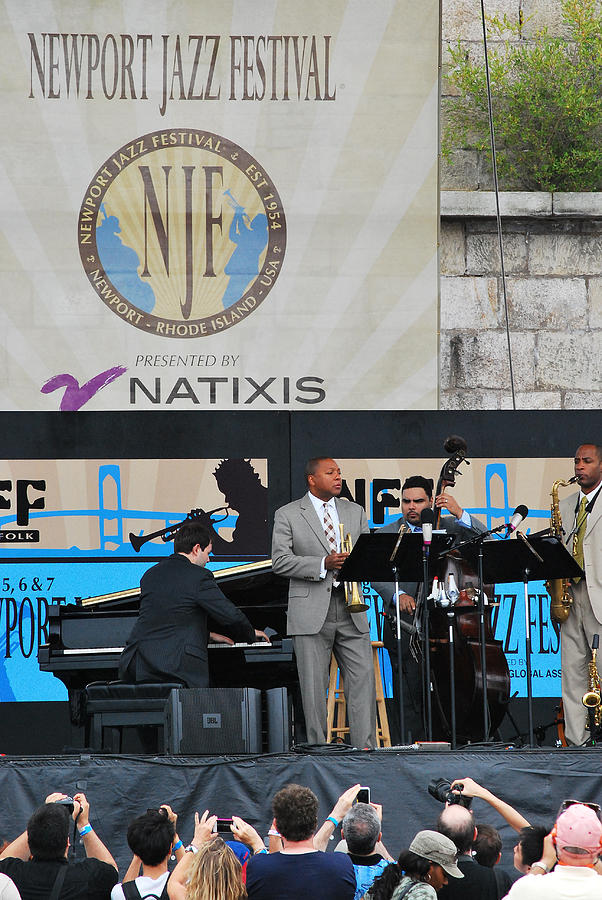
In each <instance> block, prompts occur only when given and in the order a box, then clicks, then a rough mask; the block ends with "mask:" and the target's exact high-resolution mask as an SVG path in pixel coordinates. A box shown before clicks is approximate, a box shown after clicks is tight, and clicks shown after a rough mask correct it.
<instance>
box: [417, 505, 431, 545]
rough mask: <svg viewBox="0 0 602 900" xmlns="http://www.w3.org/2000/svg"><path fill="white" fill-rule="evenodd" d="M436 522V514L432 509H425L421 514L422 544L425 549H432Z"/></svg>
mask: <svg viewBox="0 0 602 900" xmlns="http://www.w3.org/2000/svg"><path fill="white" fill-rule="evenodd" d="M434 522H435V514H434V512H433V510H432V509H430V508H429V509H423V510H422V512H421V513H420V524H421V525H422V543H423V544H424V546H425V547H430V545H431V541H432V540H433V525H434Z"/></svg>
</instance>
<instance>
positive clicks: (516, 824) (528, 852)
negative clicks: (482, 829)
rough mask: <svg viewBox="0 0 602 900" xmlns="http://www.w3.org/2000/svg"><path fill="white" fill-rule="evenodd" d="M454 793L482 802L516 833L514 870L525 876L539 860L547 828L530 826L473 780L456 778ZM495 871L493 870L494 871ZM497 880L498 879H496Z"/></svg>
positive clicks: (519, 814) (514, 811)
mask: <svg viewBox="0 0 602 900" xmlns="http://www.w3.org/2000/svg"><path fill="white" fill-rule="evenodd" d="M450 790H451V791H452V792H454V793H456V792H458V791H461V793H462V796H463V797H467V798H471V799H472V798H473V797H477V798H479V799H480V800H484V801H485V802H486V803H488V804H489V806H491V807H492V809H494V810H495V811H496V812H497V813H499V814H500V816H501V817H502V818H503V819H505V820H506V822H507V823H508V825H510V827H511V828H513V829H514V830H515V831H517V832H518V840H517V842H516V845H515V847H514V868H515V869H516V870H517V871H518V872H520V873H521V874H522V875H527V874H528V873H529V872H530V870H531V866H532V865H533V863H534V862H535V861H536V860H538V859H540V858H541V855H542V853H543V840H544V837H545V836H546V834H547V833H548V830H549V828H546V827H545V826H544V825H530V824H529V822H528V820H527V819H525V817H524V816H523V815H522V814H521V813H519V812H518V810H516V809H515V808H514V807H513V806H510V804H509V803H506V801H505V800H501V799H500V798H499V797H496V795H495V794H494V793H492V792H491V791H490V790H488V788H486V787H483V786H482V785H480V784H478V783H477V782H476V781H475V780H474V779H473V778H468V777H466V778H456V780H455V781H452V783H451V785H450ZM494 871H495V870H494ZM498 880H499V878H498Z"/></svg>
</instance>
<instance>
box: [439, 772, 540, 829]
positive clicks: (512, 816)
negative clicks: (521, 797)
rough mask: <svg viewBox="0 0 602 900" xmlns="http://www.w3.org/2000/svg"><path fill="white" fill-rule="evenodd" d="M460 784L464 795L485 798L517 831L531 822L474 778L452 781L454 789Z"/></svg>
mask: <svg viewBox="0 0 602 900" xmlns="http://www.w3.org/2000/svg"><path fill="white" fill-rule="evenodd" d="M460 784H462V785H464V787H463V789H462V793H463V794H464V796H466V797H479V798H480V799H481V800H484V801H485V802H486V803H488V804H489V805H490V806H492V807H493V809H495V810H496V811H497V812H499V814H500V816H502V818H504V819H505V820H506V822H507V823H508V825H510V826H511V827H512V828H514V830H515V831H520V830H521V828H526V827H527V825H529V824H530V822H528V821H527V819H525V817H524V816H522V815H521V814H520V813H519V812H518V811H517V810H516V809H514V807H513V806H510V804H509V803H506V802H505V801H504V800H500V798H499V797H496V796H495V794H492V793H491V791H489V790H487V788H484V787H482V786H481V785H480V784H477V782H476V781H474V780H473V779H472V778H456V780H455V781H452V785H451V786H452V790H453V789H454V787H455V786H456V785H460Z"/></svg>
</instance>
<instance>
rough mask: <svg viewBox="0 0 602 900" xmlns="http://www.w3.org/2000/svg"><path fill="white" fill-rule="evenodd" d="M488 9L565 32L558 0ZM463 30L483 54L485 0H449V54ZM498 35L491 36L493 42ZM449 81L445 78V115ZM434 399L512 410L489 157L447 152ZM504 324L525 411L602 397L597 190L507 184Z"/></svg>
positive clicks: (506, 2) (595, 405) (525, 31)
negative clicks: (436, 393)
mask: <svg viewBox="0 0 602 900" xmlns="http://www.w3.org/2000/svg"><path fill="white" fill-rule="evenodd" d="M485 12H486V15H487V16H493V15H497V16H500V17H502V16H504V15H506V16H508V18H509V19H510V20H511V21H514V22H519V21H521V22H522V26H521V33H520V36H519V37H518V38H517V40H521V41H529V40H532V38H533V36H534V34H535V32H536V31H538V30H539V29H540V28H542V27H543V26H547V27H548V28H549V30H550V32H551V33H553V34H557V35H565V28H564V23H563V21H562V5H561V2H560V0H485ZM458 39H460V40H461V41H462V43H463V44H464V46H466V48H467V51H468V53H469V54H471V55H472V56H474V57H479V58H482V56H483V32H482V24H481V5H480V3H478V2H474V0H442V42H443V46H442V64H443V72H444V74H445V72H446V70H447V68H448V66H449V58H448V54H447V47H448V45H449V44H450V43H455V42H456V41H457V40H458ZM494 43H495V42H491V43H490V46H491V45H494ZM449 90H450V89H449V88H448V87H447V86H446V84H445V79H443V83H442V98H441V120H442V124H443V122H444V121H445V114H446V102H447V100H448V97H449V94H448V93H446V91H449ZM440 179H441V180H440V184H441V191H442V193H441V242H440V271H441V281H440V290H441V304H440V361H439V374H440V377H439V388H440V396H439V406H440V408H441V409H510V408H512V396H511V389H510V377H509V351H508V337H507V332H506V314H505V309H504V298H503V291H502V279H501V275H500V258H499V242H498V236H497V228H496V220H495V204H494V195H493V193H492V187H493V184H492V175H491V169H490V163H489V161H488V160H487V158H486V156H485V154H480V153H478V152H477V151H475V150H470V149H459V150H457V151H456V152H455V153H454V154H453V155H452V158H451V160H449V161H446V160H442V161H441V170H440ZM501 214H502V217H503V245H504V260H505V272H506V290H507V308H508V325H509V331H510V341H509V343H510V350H511V356H512V364H513V374H514V386H515V397H516V406H517V408H518V409H562V408H564V409H599V408H600V407H601V406H602V194H597V193H587V194H548V193H542V192H532V193H523V192H519V191H513V192H507V193H502V194H501Z"/></svg>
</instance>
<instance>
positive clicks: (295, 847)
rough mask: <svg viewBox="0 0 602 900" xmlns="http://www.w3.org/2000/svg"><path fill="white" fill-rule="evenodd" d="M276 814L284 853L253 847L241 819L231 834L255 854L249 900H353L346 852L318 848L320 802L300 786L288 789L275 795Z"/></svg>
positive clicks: (275, 825)
mask: <svg viewBox="0 0 602 900" xmlns="http://www.w3.org/2000/svg"><path fill="white" fill-rule="evenodd" d="M358 788H359V784H358V785H356V786H355V791H356V793H357V789H358ZM272 810H273V812H274V821H273V823H272V828H273V829H274V830H276V831H278V833H279V835H280V837H281V840H282V849H281V850H280V851H279V852H277V853H269V854H268V853H266V852H265V848H264V847H263V843H261V844H260V843H259V842H258V841H257V839H255V842H254V843H250V842H249V839H248V838H247V836H246V834H245V830H244V827H245V825H246V823H244V822H242V820H239V819H236V818H235V827H233V829H232V830H233V832H234V836H235V837H237V838H238V839H239V840H241V841H243V842H244V843H246V844H247V845H248V846H251V848H252V850H253V852H254V856H253V858H252V859H250V860H249V863H248V866H247V892H248V895H249V900H284V898H286V900H307V898H308V897H325V898H328V900H353V898H354V896H355V888H356V881H355V872H354V869H353V865H352V863H351V860H350V859H349V857H348V856H347V855H346V854H345V853H324V852H322V851H321V850H318V849H317V847H316V846H315V844H314V832H315V830H316V826H317V824H318V798H317V797H316V795H315V794H314V792H313V791H311V790H310V789H309V788H307V787H303V786H302V785H299V784H287V785H286V787H284V788H282V789H281V790H280V791H278V793H277V794H275V796H274V798H273V800H272ZM337 824H338V822H337ZM247 827H249V826H247ZM253 831H254V829H253ZM254 833H255V834H257V832H254ZM259 841H261V838H259Z"/></svg>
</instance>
